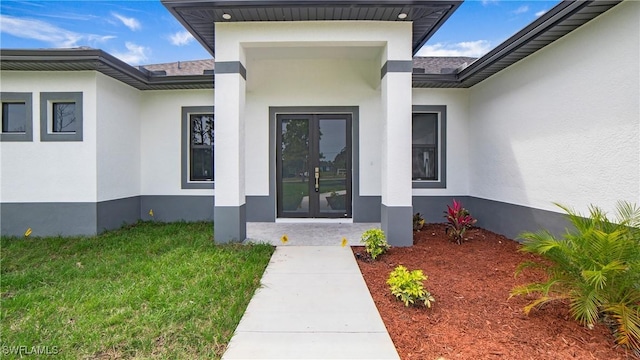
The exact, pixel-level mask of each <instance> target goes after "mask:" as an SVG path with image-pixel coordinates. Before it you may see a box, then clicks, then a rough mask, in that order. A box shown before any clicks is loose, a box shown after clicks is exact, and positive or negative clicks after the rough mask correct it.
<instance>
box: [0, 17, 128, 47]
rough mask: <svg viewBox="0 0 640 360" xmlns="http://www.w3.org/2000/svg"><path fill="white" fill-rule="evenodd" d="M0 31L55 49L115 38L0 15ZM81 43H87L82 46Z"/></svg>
mask: <svg viewBox="0 0 640 360" xmlns="http://www.w3.org/2000/svg"><path fill="white" fill-rule="evenodd" d="M0 31H1V32H3V33H6V34H10V35H13V36H15V37H19V38H23V39H32V40H39V41H42V42H45V43H48V44H50V45H51V46H53V47H57V48H71V47H78V46H80V45H93V44H96V43H103V42H105V41H108V40H111V39H113V38H115V36H110V35H106V36H103V35H94V34H80V33H76V32H73V31H69V30H65V29H63V28H60V27H57V26H55V25H52V24H50V23H48V22H45V21H42V20H36V19H29V18H17V17H13V16H9V15H1V14H0ZM83 41H85V42H87V43H85V44H83V43H82V42H83Z"/></svg>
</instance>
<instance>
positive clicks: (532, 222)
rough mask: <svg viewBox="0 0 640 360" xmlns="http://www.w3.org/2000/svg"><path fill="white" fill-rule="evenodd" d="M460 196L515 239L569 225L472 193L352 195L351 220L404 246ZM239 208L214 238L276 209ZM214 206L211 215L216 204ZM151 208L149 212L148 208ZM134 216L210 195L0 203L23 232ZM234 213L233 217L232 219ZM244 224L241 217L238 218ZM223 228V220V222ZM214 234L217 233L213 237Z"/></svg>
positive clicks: (250, 200)
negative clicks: (403, 202) (396, 202)
mask: <svg viewBox="0 0 640 360" xmlns="http://www.w3.org/2000/svg"><path fill="white" fill-rule="evenodd" d="M454 198H455V199H456V200H459V201H461V202H462V204H463V206H464V207H465V208H467V209H468V210H469V211H470V212H471V215H473V216H474V217H475V218H477V219H478V223H477V226H480V227H483V228H485V229H487V230H490V231H493V232H496V233H499V234H503V235H505V236H507V237H509V238H512V239H516V238H517V236H518V235H519V234H520V233H522V232H523V231H537V230H540V229H547V230H549V231H551V232H552V233H553V234H556V235H561V234H563V233H565V232H566V229H567V228H570V227H571V225H570V224H569V222H568V221H567V220H566V217H565V215H564V214H561V213H556V212H552V211H546V210H540V209H534V208H530V207H526V206H521V205H514V204H509V203H506V202H501V201H494V200H487V199H482V198H478V197H472V196H414V197H413V209H412V208H411V207H387V206H385V205H383V204H381V200H380V197H379V196H361V197H358V198H357V200H355V201H354V204H353V206H354V208H353V220H354V222H381V224H382V227H383V230H385V232H386V233H387V236H388V239H389V242H390V243H391V244H393V245H395V246H409V245H411V242H409V240H408V239H410V238H407V235H406V234H407V231H408V230H407V229H409V230H410V229H411V218H412V216H413V214H414V213H416V212H419V213H420V214H422V216H423V217H424V219H425V220H426V221H427V222H437V223H441V222H445V219H444V213H443V212H444V211H445V210H446V208H447V205H450V204H451V203H452V201H453V199H454ZM246 201H247V204H246V205H243V206H242V209H240V208H236V207H234V208H233V209H227V208H222V209H223V213H221V214H220V215H219V216H215V220H216V222H217V223H218V224H225V223H227V222H230V223H229V229H230V230H229V231H225V232H223V233H220V234H218V233H216V236H217V239H227V240H232V239H237V238H239V237H240V236H245V234H246V227H243V226H242V225H241V224H240V223H239V222H238V220H239V219H246V221H252V222H254V221H255V222H273V221H274V220H275V210H274V208H273V198H272V197H270V196H247V200H246ZM218 209H220V208H217V209H216V215H218V214H217V212H218V211H217V210H218ZM150 210H153V215H154V216H153V217H151V215H150V214H149V211H150ZM138 219H142V220H151V219H153V220H157V221H165V222H169V221H181V220H182V221H200V220H206V221H211V220H214V198H213V196H166V195H143V196H134V197H128V198H123V199H116V200H110V201H104V202H99V203H2V204H0V234H2V235H3V236H23V235H24V232H25V231H26V230H27V229H28V228H31V229H32V236H56V235H62V236H71V235H95V234H97V233H100V232H102V231H104V230H110V229H115V228H119V227H120V226H122V225H123V224H130V223H133V222H135V221H137V220H138ZM234 219H237V220H234ZM243 224H244V223H243ZM225 228H226V226H225ZM218 236H219V237H218Z"/></svg>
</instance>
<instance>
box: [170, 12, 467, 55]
mask: <svg viewBox="0 0 640 360" xmlns="http://www.w3.org/2000/svg"><path fill="white" fill-rule="evenodd" d="M161 1H162V4H163V5H164V6H165V7H166V8H167V9H168V10H169V11H170V12H171V13H172V14H173V15H174V16H175V17H176V18H177V19H178V20H179V21H180V22H181V23H182V25H184V26H185V27H186V28H187V29H188V30H189V31H190V32H191V34H193V36H194V37H195V38H196V39H198V41H199V42H200V43H201V44H202V45H203V46H204V47H205V48H206V49H207V50H208V51H209V52H210V53H211V55H215V54H214V50H215V26H213V24H214V23H216V22H245V21H326V20H365V21H410V22H412V23H413V42H412V46H413V54H414V55H415V53H416V52H417V51H418V50H420V48H421V47H422V45H424V44H425V43H426V42H427V40H429V38H430V37H431V36H432V35H433V34H434V33H435V32H436V30H438V28H440V26H442V24H444V22H445V21H446V20H447V19H448V18H449V16H451V14H453V12H454V11H455V10H456V9H457V8H458V7H459V6H460V4H462V0H357V1H345V0H324V1H318V0H297V1H293V0H161ZM402 13H404V14H406V15H407V16H406V18H404V19H399V18H398V15H399V14H402ZM224 14H228V15H231V18H230V19H228V20H227V19H224V18H223V15H224Z"/></svg>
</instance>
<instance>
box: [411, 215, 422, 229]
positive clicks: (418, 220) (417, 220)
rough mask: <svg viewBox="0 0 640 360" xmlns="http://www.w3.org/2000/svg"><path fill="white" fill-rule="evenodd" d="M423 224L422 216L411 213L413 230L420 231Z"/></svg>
mask: <svg viewBox="0 0 640 360" xmlns="http://www.w3.org/2000/svg"><path fill="white" fill-rule="evenodd" d="M423 226H424V218H423V217H422V215H420V213H416V214H415V215H413V231H420V230H422V227H423Z"/></svg>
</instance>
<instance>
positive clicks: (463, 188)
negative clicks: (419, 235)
mask: <svg viewBox="0 0 640 360" xmlns="http://www.w3.org/2000/svg"><path fill="white" fill-rule="evenodd" d="M413 105H414V106H416V105H430V106H442V105H444V106H446V112H447V122H446V139H445V141H446V187H445V188H435V189H420V188H414V189H413V211H414V213H417V212H419V213H420V215H422V216H423V217H424V219H425V220H426V221H427V222H443V221H444V218H443V213H442V212H443V211H444V210H445V209H446V207H447V205H448V204H451V202H452V200H453V199H456V200H459V201H462V202H463V204H466V202H467V198H468V195H469V182H470V181H471V180H470V176H471V174H470V171H469V168H470V164H469V157H470V153H471V152H472V149H471V148H470V146H469V141H470V139H469V138H470V136H471V135H470V133H469V124H470V121H471V117H472V114H471V113H470V111H469V89H423V88H416V89H413Z"/></svg>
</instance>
